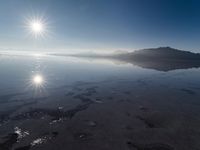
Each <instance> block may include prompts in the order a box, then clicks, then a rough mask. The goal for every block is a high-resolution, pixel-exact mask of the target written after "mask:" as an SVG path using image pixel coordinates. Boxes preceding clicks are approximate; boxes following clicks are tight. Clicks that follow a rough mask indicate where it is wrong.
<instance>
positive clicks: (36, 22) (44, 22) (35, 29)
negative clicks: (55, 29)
mask: <svg viewBox="0 0 200 150" xmlns="http://www.w3.org/2000/svg"><path fill="white" fill-rule="evenodd" d="M24 27H25V29H26V31H27V33H28V36H30V37H34V38H36V39H40V38H46V36H47V35H48V34H49V20H48V19H47V18H46V17H45V16H43V15H33V16H29V17H25V21H24Z"/></svg>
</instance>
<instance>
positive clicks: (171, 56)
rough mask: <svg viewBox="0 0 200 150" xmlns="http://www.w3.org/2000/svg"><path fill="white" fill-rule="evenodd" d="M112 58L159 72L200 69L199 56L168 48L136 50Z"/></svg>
mask: <svg viewBox="0 0 200 150" xmlns="http://www.w3.org/2000/svg"><path fill="white" fill-rule="evenodd" d="M114 57H115V58H118V59H121V60H124V61H127V62H130V63H133V64H134V65H138V66H140V67H144V68H151V69H156V70H160V71H169V70H174V69H187V68H198V67H200V54H197V53H192V52H187V51H181V50H177V49H173V48H170V47H160V48H155V49H143V50H137V51H135V52H131V53H126V54H119V55H115V56H114Z"/></svg>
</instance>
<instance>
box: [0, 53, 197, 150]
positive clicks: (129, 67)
mask: <svg viewBox="0 0 200 150" xmlns="http://www.w3.org/2000/svg"><path fill="white" fill-rule="evenodd" d="M0 69H1V71H0V150H65V149H67V150H76V149H77V150H90V149H95V150H111V149H115V150H188V149H189V150H198V149H199V147H200V143H199V139H200V101H199V100H200V79H199V75H200V69H195V68H191V69H187V70H183V69H181V70H172V71H169V72H162V71H156V70H151V69H145V68H140V67H138V66H136V65H133V64H128V63H124V62H120V61H111V60H103V59H97V60H96V59H79V58H72V57H58V56H45V55H44V56H43V55H33V56H32V55H29V56H16V55H15V56H14V55H13V56H11V55H1V56H0Z"/></svg>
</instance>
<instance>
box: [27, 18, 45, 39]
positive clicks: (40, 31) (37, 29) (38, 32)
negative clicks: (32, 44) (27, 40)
mask: <svg viewBox="0 0 200 150" xmlns="http://www.w3.org/2000/svg"><path fill="white" fill-rule="evenodd" d="M28 27H29V30H30V32H31V33H32V35H34V36H35V37H36V38H37V37H39V36H43V35H44V34H45V31H46V27H45V23H43V22H42V21H41V20H31V21H30V22H29V26H28Z"/></svg>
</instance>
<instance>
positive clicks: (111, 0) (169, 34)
mask: <svg viewBox="0 0 200 150" xmlns="http://www.w3.org/2000/svg"><path fill="white" fill-rule="evenodd" d="M199 8H200V1H199V0H0V48H1V50H4V49H9V50H27V51H28V50H36V51H40V50H46V51H57V52H61V51H62V52H63V51H65V52H73V51H76V50H85V51H90V50H99V51H108V50H134V49H139V48H147V47H159V46H171V47H175V48H180V49H185V50H193V51H196V52H200V9H199ZM36 16H38V17H40V16H43V18H44V19H45V20H46V23H47V26H48V33H47V34H46V36H45V38H37V39H35V38H34V37H33V36H31V35H29V34H28V31H27V28H25V25H26V19H27V18H33V17H36Z"/></svg>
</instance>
